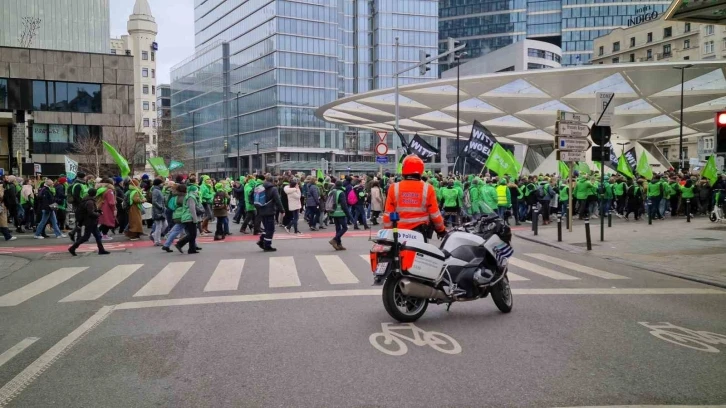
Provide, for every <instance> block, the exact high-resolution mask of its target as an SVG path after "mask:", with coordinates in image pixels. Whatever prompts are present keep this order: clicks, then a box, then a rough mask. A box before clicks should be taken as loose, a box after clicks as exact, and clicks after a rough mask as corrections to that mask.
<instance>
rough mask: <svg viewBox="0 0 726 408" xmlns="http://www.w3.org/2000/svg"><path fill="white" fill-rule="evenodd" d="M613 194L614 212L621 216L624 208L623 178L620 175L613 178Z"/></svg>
mask: <svg viewBox="0 0 726 408" xmlns="http://www.w3.org/2000/svg"><path fill="white" fill-rule="evenodd" d="M613 195H614V196H615V214H616V215H617V216H618V217H622V216H623V211H624V210H625V180H624V179H623V178H622V177H618V178H617V179H615V182H614V184H613Z"/></svg>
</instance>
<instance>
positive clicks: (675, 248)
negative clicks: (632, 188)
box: [514, 217, 726, 287]
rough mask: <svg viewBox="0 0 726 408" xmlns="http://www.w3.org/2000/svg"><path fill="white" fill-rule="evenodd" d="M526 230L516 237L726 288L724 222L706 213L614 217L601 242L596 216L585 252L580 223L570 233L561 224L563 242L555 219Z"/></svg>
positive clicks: (516, 234)
mask: <svg viewBox="0 0 726 408" xmlns="http://www.w3.org/2000/svg"><path fill="white" fill-rule="evenodd" d="M526 225H527V226H529V227H530V228H528V229H527V230H524V231H522V230H520V231H515V232H514V235H515V236H516V237H519V238H522V239H525V240H528V241H534V242H538V243H541V244H544V245H549V246H553V247H557V248H560V249H563V250H566V251H570V252H579V253H588V254H592V255H595V256H598V257H601V258H605V259H611V260H613V261H614V262H618V263H622V264H627V265H631V266H636V267H639V268H643V269H647V270H651V271H654V272H660V273H664V274H668V275H673V276H678V277H682V278H684V279H689V280H694V281H697V282H702V283H708V284H711V285H716V286H720V287H726V224H717V223H712V222H710V221H709V220H708V219H706V218H705V217H700V218H693V219H692V220H691V222H690V223H687V222H686V219H685V218H675V219H671V218H666V219H665V220H663V221H653V225H648V221H647V219H643V220H642V221H638V222H635V221H630V222H626V221H624V220H621V219H618V218H613V226H612V228H608V227H607V220H605V241H604V242H601V241H600V220H599V219H593V220H591V223H590V233H591V237H592V251H587V248H586V243H585V226H584V223H583V222H582V221H580V222H577V221H576V222H575V223H573V230H572V232H569V231H568V230H567V229H565V224H564V223H563V224H562V242H557V223H553V224H551V225H548V226H546V227H543V228H539V231H538V235H537V236H534V233H533V232H532V231H531V224H526Z"/></svg>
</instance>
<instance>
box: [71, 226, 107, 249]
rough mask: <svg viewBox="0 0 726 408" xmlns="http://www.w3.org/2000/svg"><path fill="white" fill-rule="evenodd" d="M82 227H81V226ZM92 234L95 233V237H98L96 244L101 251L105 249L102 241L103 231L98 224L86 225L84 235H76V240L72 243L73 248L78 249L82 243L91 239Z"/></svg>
mask: <svg viewBox="0 0 726 408" xmlns="http://www.w3.org/2000/svg"><path fill="white" fill-rule="evenodd" d="M79 229H80V227H79ZM91 235H93V238H95V239H96V245H97V246H98V250H99V251H103V250H104V249H103V242H102V241H101V232H100V231H99V230H98V225H97V224H93V225H86V229H85V231H84V233H83V235H80V234H79V235H78V236H76V242H74V243H73V245H71V248H73V249H77V248H78V247H79V246H81V244H83V243H84V242H87V241H88V240H89V239H91Z"/></svg>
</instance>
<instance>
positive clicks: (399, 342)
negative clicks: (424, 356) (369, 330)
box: [368, 323, 461, 356]
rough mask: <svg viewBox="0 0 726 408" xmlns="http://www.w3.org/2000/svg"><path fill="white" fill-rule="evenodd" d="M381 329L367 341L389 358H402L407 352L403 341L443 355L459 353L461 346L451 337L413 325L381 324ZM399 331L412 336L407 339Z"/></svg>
mask: <svg viewBox="0 0 726 408" xmlns="http://www.w3.org/2000/svg"><path fill="white" fill-rule="evenodd" d="M381 329H382V331H381V332H378V333H373V334H371V335H370V337H369V338H368V341H370V342H371V345H373V347H374V348H376V349H377V350H378V351H380V352H381V353H384V354H388V355H390V356H402V355H404V354H406V353H407V352H408V347H407V346H406V343H404V340H406V341H410V342H411V343H413V344H414V345H416V346H419V347H423V346H429V347H431V348H432V349H434V350H436V351H439V352H441V353H445V354H459V353H461V345H459V343H458V342H457V341H456V340H454V338H453V337H451V336H449V335H448V334H444V333H440V332H435V331H428V332H427V331H426V330H423V329H421V328H419V327H416V325H414V324H413V323H403V324H395V323H381ZM401 331H404V332H406V331H411V333H412V334H413V336H412V337H409V336H407V335H405V334H403V333H401Z"/></svg>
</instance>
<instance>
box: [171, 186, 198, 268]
mask: <svg viewBox="0 0 726 408" xmlns="http://www.w3.org/2000/svg"><path fill="white" fill-rule="evenodd" d="M200 205H202V202H201V197H200V196H199V195H198V194H197V186H195V185H190V186H188V187H187V194H186V195H185V196H184V203H183V204H182V210H181V222H182V224H184V229H185V231H186V235H184V238H182V239H180V240H179V241H178V242H177V243H176V245H174V246H175V247H176V249H178V250H179V252H181V253H184V245H186V244H187V243H188V244H189V251H187V253H188V254H196V253H197V252H199V248H198V247H197V223H198V222H199V219H198V217H197V207H199V206H200Z"/></svg>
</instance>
